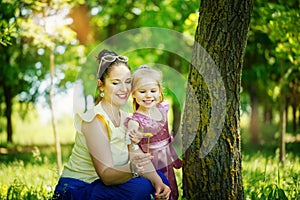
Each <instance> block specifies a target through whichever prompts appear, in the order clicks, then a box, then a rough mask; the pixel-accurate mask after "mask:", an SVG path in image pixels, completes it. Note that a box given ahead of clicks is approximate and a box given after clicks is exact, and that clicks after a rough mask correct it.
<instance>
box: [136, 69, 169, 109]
mask: <svg viewBox="0 0 300 200" xmlns="http://www.w3.org/2000/svg"><path fill="white" fill-rule="evenodd" d="M145 77H149V78H152V79H153V80H154V81H155V82H156V83H157V85H158V87H159V91H160V102H162V101H163V100H164V95H163V87H162V77H163V76H162V72H161V71H159V70H156V69H153V68H152V67H150V66H148V65H142V66H140V67H139V68H138V69H137V70H136V71H135V72H134V73H133V75H132V82H131V84H132V93H134V92H135V90H137V89H138V87H139V83H141V82H143V79H144V78H145ZM160 102H159V103H160ZM132 103H133V109H134V111H136V110H137V109H138V108H139V105H138V103H137V102H136V99H135V98H133V102H132Z"/></svg>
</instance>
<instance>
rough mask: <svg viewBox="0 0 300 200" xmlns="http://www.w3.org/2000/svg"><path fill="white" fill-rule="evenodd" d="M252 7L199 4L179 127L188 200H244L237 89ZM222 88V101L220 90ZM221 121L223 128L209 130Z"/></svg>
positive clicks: (236, 1) (216, 0)
mask: <svg viewBox="0 0 300 200" xmlns="http://www.w3.org/2000/svg"><path fill="white" fill-rule="evenodd" d="M252 8H253V2H252V1H250V0H245V1H244V0H229V1H220V0H207V1H206V0H203V1H201V5H200V9H199V12H200V13H199V21H198V27H197V31H196V35H195V41H196V43H195V46H194V50H193V58H192V66H191V67H190V73H189V76H188V86H187V97H186V103H185V110H184V115H183V123H182V133H183V149H184V150H185V149H186V151H185V152H184V156H183V163H184V165H183V196H184V197H185V198H186V199H206V200H207V199H218V200H222V199H244V193H243V185H242V166H241V146H240V90H241V72H242V63H243V56H244V51H245V46H246V41H247V33H248V29H249V24H250V17H251V12H252ZM197 44H199V45H197ZM200 45H201V47H203V48H204V49H205V50H206V52H208V54H209V55H210V56H211V58H212V59H213V61H214V62H215V64H216V65H215V66H216V68H217V72H215V71H213V67H209V66H210V65H211V61H210V60H209V59H208V56H205V55H203V52H202V51H201V48H200ZM212 66H213V65H212ZM216 73H220V74H221V80H220V79H218V77H216ZM221 87H224V88H225V89H224V90H225V98H224V97H223V96H222V95H221V92H220V91H221V90H220V91H218V90H219V89H220V88H221ZM216 102H217V103H216ZM222 103H223V104H224V108H225V109H224V110H225V111H224V112H220V113H219V115H218V112H216V113H217V114H216V113H214V112H213V111H214V108H216V110H218V109H219V110H222ZM221 122H222V124H221V125H222V126H221V127H219V126H212V127H211V126H210V125H211V124H217V125H220V123H221ZM218 133H219V135H218ZM193 136H195V137H194V138H193Z"/></svg>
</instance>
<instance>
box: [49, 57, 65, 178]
mask: <svg viewBox="0 0 300 200" xmlns="http://www.w3.org/2000/svg"><path fill="white" fill-rule="evenodd" d="M54 68H55V64H54V54H53V51H51V54H50V81H51V84H50V93H49V98H50V110H51V122H52V130H53V135H54V139H55V150H56V163H57V173H58V175H60V172H61V170H62V158H61V147H60V140H59V135H58V133H57V130H56V119H55V113H54V105H53V91H54V83H53V79H54Z"/></svg>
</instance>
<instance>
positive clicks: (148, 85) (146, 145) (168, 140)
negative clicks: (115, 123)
mask: <svg viewBox="0 0 300 200" xmlns="http://www.w3.org/2000/svg"><path fill="white" fill-rule="evenodd" d="M161 83H162V73H161V72H160V71H158V70H155V69H153V68H151V67H149V66H141V67H139V68H138V69H137V70H136V71H135V72H134V74H133V77H132V98H133V109H134V113H133V115H132V116H131V117H128V118H127V119H126V121H125V125H126V126H127V127H128V131H129V132H131V133H133V132H135V133H138V132H143V133H144V137H143V138H142V139H141V140H140V142H139V143H138V145H139V147H140V148H141V149H142V150H143V151H144V152H150V153H151V154H152V155H153V157H154V158H153V160H152V162H153V164H154V166H155V168H156V169H157V170H160V171H161V172H163V173H164V175H165V176H166V177H167V179H168V181H169V182H170V188H171V191H172V192H171V195H170V199H171V200H177V199H178V188H177V183H176V178H175V174H174V169H173V167H175V168H177V169H179V168H181V166H182V162H181V160H180V159H179V158H178V156H177V154H176V152H175V150H174V149H173V146H172V141H173V137H172V135H171V134H170V133H169V129H168V117H167V115H168V110H169V105H168V104H167V103H166V102H165V101H164V98H163V93H162V84H161ZM131 139H132V140H131V141H132V142H133V144H132V147H133V148H136V147H135V146H136V145H135V144H134V143H135V142H136V140H133V138H131Z"/></svg>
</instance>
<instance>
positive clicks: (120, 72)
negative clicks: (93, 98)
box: [100, 65, 131, 106]
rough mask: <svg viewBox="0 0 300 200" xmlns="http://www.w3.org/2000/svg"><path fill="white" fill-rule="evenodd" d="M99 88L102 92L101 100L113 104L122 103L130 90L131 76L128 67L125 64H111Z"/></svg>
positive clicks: (118, 104) (119, 104)
mask: <svg viewBox="0 0 300 200" xmlns="http://www.w3.org/2000/svg"><path fill="white" fill-rule="evenodd" d="M100 89H102V90H103V92H104V97H103V99H102V101H106V102H108V103H110V104H112V105H114V106H121V105H124V104H125V103H126V101H127V99H128V97H129V95H130V92H131V76H130V70H129V69H128V67H127V66H126V65H118V66H112V68H111V71H110V72H109V75H108V76H107V77H106V78H105V83H104V85H102V86H101V87H100Z"/></svg>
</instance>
